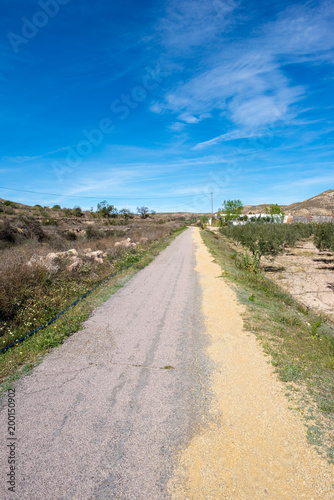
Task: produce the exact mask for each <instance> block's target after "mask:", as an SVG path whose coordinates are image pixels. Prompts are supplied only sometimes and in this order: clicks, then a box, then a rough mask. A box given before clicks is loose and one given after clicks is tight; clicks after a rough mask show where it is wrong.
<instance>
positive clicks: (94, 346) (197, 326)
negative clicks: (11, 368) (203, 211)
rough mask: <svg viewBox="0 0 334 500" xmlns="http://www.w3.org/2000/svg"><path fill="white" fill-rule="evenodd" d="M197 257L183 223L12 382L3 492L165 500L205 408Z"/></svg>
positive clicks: (47, 496) (40, 496) (3, 458)
mask: <svg viewBox="0 0 334 500" xmlns="http://www.w3.org/2000/svg"><path fill="white" fill-rule="evenodd" d="M194 266H195V258H194V242H193V240H192V232H191V230H188V231H186V232H184V233H182V234H181V235H180V236H179V237H178V238H177V239H176V240H175V241H174V242H173V243H172V244H171V245H170V246H169V247H168V248H167V249H165V250H164V251H163V252H162V253H161V254H160V255H159V256H158V257H157V258H156V259H155V260H154V261H153V262H152V263H151V264H150V265H149V266H148V267H146V268H145V269H143V270H141V271H140V272H139V273H137V274H136V275H135V276H134V277H133V278H132V279H131V280H130V281H129V282H128V283H127V284H126V285H125V286H124V287H123V288H122V289H120V290H119V291H118V292H117V293H116V294H115V295H113V296H112V297H111V298H110V299H109V300H108V301H107V302H105V303H104V304H103V305H102V307H100V308H99V309H98V310H96V311H95V313H94V314H93V315H92V316H91V317H90V319H89V320H88V321H87V322H86V323H85V325H84V328H83V330H82V331H80V332H78V333H77V334H75V335H74V336H72V337H71V338H69V339H68V340H67V341H66V342H65V343H64V344H63V345H62V346H60V347H59V348H56V349H55V350H53V351H52V352H51V353H50V354H49V355H47V357H46V359H45V360H44V362H43V363H42V364H41V365H39V366H38V367H37V368H36V369H35V370H34V372H33V374H32V375H30V376H28V377H26V378H24V379H23V380H22V381H21V382H19V383H18V384H17V387H16V399H17V402H16V414H17V435H18V439H19V440H18V442H17V460H18V462H17V465H18V467H17V473H16V475H17V482H16V494H15V495H10V494H9V493H8V491H6V484H5V481H6V479H5V474H6V473H7V471H8V470H9V465H7V458H6V457H7V454H8V453H7V452H8V450H6V448H5V446H1V451H2V454H1V469H2V471H3V472H2V475H1V477H2V480H1V485H0V498H1V499H5V498H19V499H20V500H21V499H29V500H35V499H36V500H37V499H43V500H45V499H47V500H49V499H50V500H51V499H52V500H54V499H72V498H73V499H74V498H75V499H80V500H83V499H95V498H96V499H122V500H128V499H134V500H140V499H143V500H144V499H145V500H148V499H150V500H151V499H163V498H169V496H168V495H167V493H166V483H167V481H168V479H169V478H170V476H171V474H172V472H173V467H172V465H173V457H174V454H175V452H176V450H178V449H180V448H182V447H183V446H184V445H185V443H186V442H187V441H188V440H189V439H190V437H191V435H192V434H193V433H194V432H195V429H196V422H197V421H198V420H199V419H200V418H201V414H202V413H203V409H204V408H205V404H204V403H205V401H204V399H203V400H202V399H201V398H202V396H201V393H202V392H201V385H200V384H201V382H202V381H201V380H200V379H199V378H198V377H197V373H204V374H205V372H206V366H205V358H204V354H203V353H204V349H205V335H203V328H202V325H201V315H200V312H199V310H200V302H199V301H200V289H199V285H198V283H197V275H196V273H195V271H194ZM196 364H197V365H198V366H197V368H196ZM165 366H169V367H173V368H170V369H164V368H163V367H165ZM3 404H5V401H4V400H3ZM5 411H6V408H5ZM5 411H2V412H1V442H2V443H5V439H6V437H7V433H6V423H5V415H6V413H5ZM4 434H5V435H4ZM7 486H8V485H7Z"/></svg>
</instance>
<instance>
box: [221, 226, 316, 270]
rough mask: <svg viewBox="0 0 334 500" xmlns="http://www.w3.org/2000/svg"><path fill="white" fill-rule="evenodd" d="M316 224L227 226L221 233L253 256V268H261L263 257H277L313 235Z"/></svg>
mask: <svg viewBox="0 0 334 500" xmlns="http://www.w3.org/2000/svg"><path fill="white" fill-rule="evenodd" d="M314 230H315V224H301V223H300V224H293V225H290V224H270V225H260V224H246V225H245V226H233V225H230V226H225V227H222V228H221V229H220V231H221V233H222V234H223V235H225V236H226V237H228V238H229V239H232V240H233V241H234V243H235V244H236V246H238V245H239V244H241V245H242V246H243V247H245V248H246V249H248V250H249V251H250V252H251V254H252V262H251V264H252V267H253V268H254V270H256V269H257V268H258V267H259V264H260V260H261V257H262V256H268V257H275V256H276V255H278V254H279V253H280V252H282V251H283V250H284V248H285V247H287V246H293V245H295V244H296V242H297V241H300V240H302V239H304V238H308V237H309V236H311V235H312V234H313V232H314Z"/></svg>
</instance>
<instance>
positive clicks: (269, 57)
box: [151, 0, 334, 149]
mask: <svg viewBox="0 0 334 500" xmlns="http://www.w3.org/2000/svg"><path fill="white" fill-rule="evenodd" d="M177 5H178V6H176V4H175V2H171V7H170V10H169V11H168V16H169V17H168V16H167V17H166V18H165V19H164V20H163V23H162V26H163V29H164V31H163V32H164V36H162V44H163V45H164V47H165V50H166V52H167V54H169V53H170V54H172V55H175V50H176V48H175V47H176V46H177V47H179V49H180V50H179V51H180V53H181V52H182V51H184V53H185V55H186V54H187V51H189V50H190V49H194V48H195V47H197V48H198V47H199V46H202V48H201V50H200V51H199V54H198V55H197V65H195V67H194V70H193V71H192V72H189V73H191V74H190V76H187V78H186V79H185V81H183V82H181V83H177V84H175V87H174V88H173V89H171V90H170V91H168V92H167V93H166V94H165V98H164V101H161V102H159V106H158V109H154V108H153V109H152V108H151V109H152V111H154V112H160V113H161V112H169V113H171V115H172V116H176V117H177V120H178V121H177V122H176V123H175V124H173V125H172V126H171V127H170V128H171V129H172V130H175V131H179V130H181V128H182V126H181V125H180V124H179V123H181V122H185V123H186V124H193V123H198V122H199V121H201V120H202V119H203V118H204V117H206V116H208V114H213V113H214V112H216V113H217V112H219V113H220V120H221V126H222V129H223V130H222V132H224V133H221V134H219V135H217V136H216V137H214V138H212V140H208V141H203V142H201V143H199V144H198V148H199V149H200V148H204V147H206V146H208V147H209V146H212V145H213V144H217V143H218V142H220V141H226V140H230V139H229V135H228V134H229V133H230V132H231V130H232V131H233V130H235V129H237V130H240V129H241V130H242V132H236V136H237V135H238V134H239V135H240V137H241V136H242V134H246V137H249V136H252V135H253V134H261V133H262V129H263V128H265V127H268V126H269V127H271V126H273V125H275V124H277V123H282V122H285V123H288V124H289V125H291V124H293V121H294V120H295V119H296V117H297V116H298V114H299V113H300V112H303V108H302V106H301V104H300V103H301V101H302V100H303V98H304V97H305V96H307V95H308V88H307V86H301V85H295V84H294V83H293V82H292V81H291V80H290V79H289V78H288V77H287V76H286V72H285V70H284V64H286V63H287V62H290V61H291V62H295V63H298V62H302V63H305V62H308V63H315V62H317V61H323V60H325V59H326V60H327V61H331V62H333V60H334V58H333V51H332V49H333V47H334V35H333V29H332V27H333V21H334V17H333V16H334V6H333V4H332V3H330V2H327V1H326V2H324V3H322V4H320V5H319V6H318V7H317V8H312V6H310V5H297V6H291V7H289V8H288V9H286V10H285V11H283V12H282V13H280V14H279V16H278V17H277V19H276V20H274V21H272V22H270V23H267V24H262V25H260V26H258V27H256V29H254V31H253V34H252V36H251V37H249V36H248V37H247V39H245V40H242V39H240V40H239V41H238V42H237V43H233V44H231V43H230V42H229V39H228V36H218V33H219V29H220V34H221V33H223V34H224V30H225V31H226V33H228V30H229V28H230V26H233V25H234V24H235V23H237V22H238V15H237V14H238V13H237V12H236V8H237V7H238V5H237V4H236V3H232V2H231V3H227V4H226V3H224V2H222V3H221V5H222V6H224V5H225V6H226V9H227V10H226V15H224V16H223V26H222V25H220V27H219V28H218V26H219V24H217V23H218V20H217V19H216V18H217V14H216V13H215V12H214V10H213V9H212V6H213V4H211V2H210V3H205V4H204V5H203V4H202V3H200V2H198V1H196V0H193V1H191V2H185V1H182V0H181V2H180V3H178V4H177ZM195 18H196V20H195ZM209 19H210V22H209ZM218 19H219V16H218ZM206 26H207V27H206ZM190 30H191V33H190V32H189V31H190ZM204 40H206V41H207V44H204ZM282 56H284V57H283V58H282ZM204 60H205V62H203V61H204ZM282 60H283V61H284V64H283V62H282ZM224 129H225V130H224ZM232 137H233V136H231V138H232Z"/></svg>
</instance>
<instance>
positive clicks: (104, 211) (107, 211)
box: [97, 200, 118, 217]
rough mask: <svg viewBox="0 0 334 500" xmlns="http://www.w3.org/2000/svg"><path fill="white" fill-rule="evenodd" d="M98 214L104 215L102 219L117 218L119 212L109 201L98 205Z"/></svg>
mask: <svg viewBox="0 0 334 500" xmlns="http://www.w3.org/2000/svg"><path fill="white" fill-rule="evenodd" d="M97 212H98V213H99V214H100V215H102V217H116V215H117V213H118V211H117V208H116V207H114V205H109V203H107V200H104V201H101V202H100V203H98V204H97Z"/></svg>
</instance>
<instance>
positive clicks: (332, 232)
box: [313, 222, 334, 252]
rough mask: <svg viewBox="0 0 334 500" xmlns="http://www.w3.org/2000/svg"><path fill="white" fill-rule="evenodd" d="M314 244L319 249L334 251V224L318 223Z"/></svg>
mask: <svg viewBox="0 0 334 500" xmlns="http://www.w3.org/2000/svg"><path fill="white" fill-rule="evenodd" d="M313 238H314V244H315V246H316V247H317V249H318V250H320V251H323V250H331V251H332V252H333V251H334V224H333V223H331V222H324V223H322V224H318V225H317V226H316V227H315V229H314V237H313Z"/></svg>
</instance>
